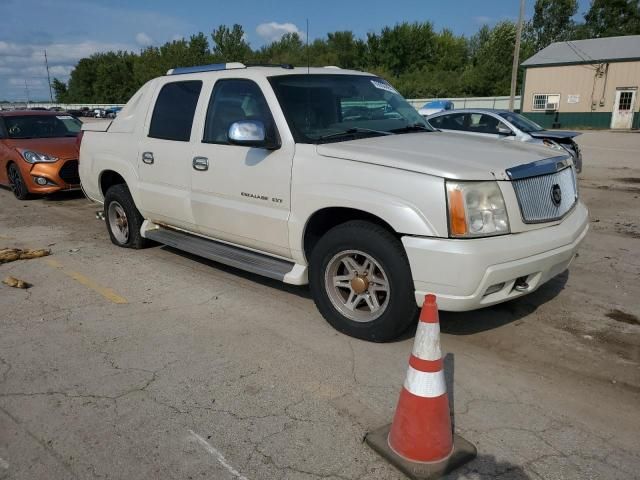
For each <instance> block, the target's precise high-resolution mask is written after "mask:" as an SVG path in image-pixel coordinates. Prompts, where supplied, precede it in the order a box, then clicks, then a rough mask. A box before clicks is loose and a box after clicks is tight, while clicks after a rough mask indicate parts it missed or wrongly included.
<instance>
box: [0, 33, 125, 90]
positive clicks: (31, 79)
mask: <svg viewBox="0 0 640 480" xmlns="http://www.w3.org/2000/svg"><path fill="white" fill-rule="evenodd" d="M45 48H46V50H47V59H48V61H49V72H50V74H51V78H52V79H53V78H58V79H60V80H62V81H67V80H68V79H69V75H70V73H71V70H73V68H74V67H75V65H76V63H77V62H78V60H80V59H81V58H84V57H88V56H90V55H92V54H94V53H98V52H107V51H118V50H136V49H137V47H136V46H135V45H127V44H123V43H106V42H105V43H103V42H94V41H86V42H73V43H71V42H70V43H66V42H60V43H52V44H49V45H46V46H43V45H34V44H18V43H12V42H6V41H0V100H1V99H4V98H7V97H8V98H17V99H23V97H24V95H25V87H24V82H25V80H26V81H27V85H28V87H29V91H30V94H31V98H32V99H34V98H35V99H45V98H48V97H49V89H48V87H47V80H46V79H47V69H46V67H45V62H44V49H45Z"/></svg>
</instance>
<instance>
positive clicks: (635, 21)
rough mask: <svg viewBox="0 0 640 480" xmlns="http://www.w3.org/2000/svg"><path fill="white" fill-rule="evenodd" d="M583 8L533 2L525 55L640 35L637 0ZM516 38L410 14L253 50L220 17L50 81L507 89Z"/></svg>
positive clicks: (103, 92)
mask: <svg viewBox="0 0 640 480" xmlns="http://www.w3.org/2000/svg"><path fill="white" fill-rule="evenodd" d="M577 11H578V3H577V0H537V1H536V3H535V8H534V15H533V17H532V19H531V20H530V21H528V22H527V23H526V24H525V27H524V31H523V38H522V46H521V60H524V59H526V58H528V57H529V56H531V55H533V54H534V53H535V52H537V51H538V50H540V49H542V48H544V47H546V46H547V45H549V44H551V43H553V42H557V41H565V40H579V39H583V38H594V37H609V36H616V35H636V34H640V1H639V0H592V2H591V5H590V8H589V10H588V11H587V12H586V13H585V14H584V16H583V18H582V19H581V21H576V20H575V19H574V17H575V16H576V14H577ZM515 36H516V24H515V23H514V22H512V21H502V22H499V23H497V24H496V25H495V26H493V27H489V26H487V25H484V26H482V27H481V28H480V29H479V30H478V32H477V33H476V34H475V35H473V36H471V37H466V36H464V35H456V34H454V33H453V32H452V31H451V30H449V29H443V30H441V31H436V30H435V29H434V27H433V24H431V23H430V22H414V23H408V22H405V23H399V24H396V25H394V26H390V27H384V28H382V29H381V30H380V31H378V32H372V33H368V34H367V36H366V38H357V37H356V36H355V35H354V34H353V32H351V31H337V32H331V33H328V34H327V36H326V37H325V38H319V39H315V40H313V42H311V43H310V44H309V45H308V46H307V45H305V43H304V42H303V39H302V38H301V37H300V35H298V34H297V33H289V34H286V35H284V36H283V37H282V38H281V39H279V40H277V41H274V42H272V43H270V44H268V45H265V46H263V47H260V48H258V49H253V48H252V47H251V45H250V44H249V43H248V42H247V41H246V40H245V38H246V37H245V35H244V30H243V27H242V26H241V25H237V24H236V25H233V26H231V27H229V26H226V25H220V26H219V27H218V28H216V29H214V30H213V32H212V33H211V34H210V36H207V35H205V34H204V33H202V32H200V33H198V34H195V35H192V36H191V37H190V38H189V39H182V40H175V41H172V42H167V43H165V44H164V45H162V46H159V47H155V46H151V47H147V48H144V49H142V50H141V51H140V52H138V53H134V52H127V51H117V52H106V53H96V54H94V55H91V56H90V57H88V58H83V59H81V60H80V61H79V62H78V64H77V65H76V66H75V68H74V69H73V71H72V72H71V76H70V78H69V81H68V83H64V82H62V81H60V80H58V79H54V80H53V83H52V86H53V89H54V91H55V95H56V99H57V100H58V101H59V102H65V103H83V102H86V103H124V102H126V101H127V100H128V99H129V98H130V97H131V96H132V95H133V94H134V93H135V92H136V90H138V88H140V86H141V85H143V84H144V83H145V82H147V81H148V80H150V79H152V78H155V77H157V76H160V75H164V74H165V73H166V71H167V70H168V69H170V68H174V67H186V66H193V65H203V64H208V63H224V62H233V61H240V62H244V63H273V64H292V65H296V66H306V65H307V62H309V63H310V65H311V66H323V65H335V66H339V67H341V68H349V69H356V70H366V71H369V72H373V73H376V74H378V75H380V76H382V77H383V78H386V79H387V80H388V81H390V82H391V83H392V84H393V85H394V86H395V87H396V88H397V89H398V90H399V91H400V92H401V93H402V94H403V95H404V96H405V97H408V98H420V97H457V96H493V95H507V94H508V93H509V85H510V79H511V64H512V62H513V45H514V42H515Z"/></svg>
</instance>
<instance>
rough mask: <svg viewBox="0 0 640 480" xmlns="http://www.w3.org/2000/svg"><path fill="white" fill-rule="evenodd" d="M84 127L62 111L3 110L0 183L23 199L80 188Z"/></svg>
mask: <svg viewBox="0 0 640 480" xmlns="http://www.w3.org/2000/svg"><path fill="white" fill-rule="evenodd" d="M81 126H82V123H81V122H80V121H79V120H77V119H76V118H74V117H72V116H71V115H68V114H63V113H60V112H47V111H36V110H22V111H19V110H16V111H8V112H0V184H4V185H7V186H9V187H11V190H13V193H14V194H15V196H16V197H17V198H19V199H20V200H25V199H27V198H28V197H30V196H31V195H33V194H40V195H43V194H47V193H53V192H57V191H59V190H72V189H77V188H79V187H80V177H79V175H78V150H79V149H78V145H79V141H78V134H79V133H80V127H81Z"/></svg>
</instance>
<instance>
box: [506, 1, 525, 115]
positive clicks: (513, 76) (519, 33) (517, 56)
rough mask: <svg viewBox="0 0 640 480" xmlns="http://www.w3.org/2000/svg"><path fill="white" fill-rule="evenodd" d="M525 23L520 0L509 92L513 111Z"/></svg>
mask: <svg viewBox="0 0 640 480" xmlns="http://www.w3.org/2000/svg"><path fill="white" fill-rule="evenodd" d="M523 23H524V0H520V18H518V27H517V29H516V44H515V47H514V49H513V67H512V68H511V93H510V94H509V111H510V112H513V104H514V101H515V96H516V83H518V66H519V65H518V64H519V63H520V38H521V37H522V24H523Z"/></svg>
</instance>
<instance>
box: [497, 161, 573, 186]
mask: <svg viewBox="0 0 640 480" xmlns="http://www.w3.org/2000/svg"><path fill="white" fill-rule="evenodd" d="M569 159H570V157H569V155H561V156H558V157H551V158H544V159H542V160H537V161H535V162H531V163H525V164H524V165H517V166H515V167H511V168H507V170H506V172H507V175H508V176H509V178H510V179H511V180H519V179H521V178H528V177H537V176H539V175H548V174H550V173H556V172H559V171H560V170H564V169H565V168H567V167H568V166H569Z"/></svg>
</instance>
